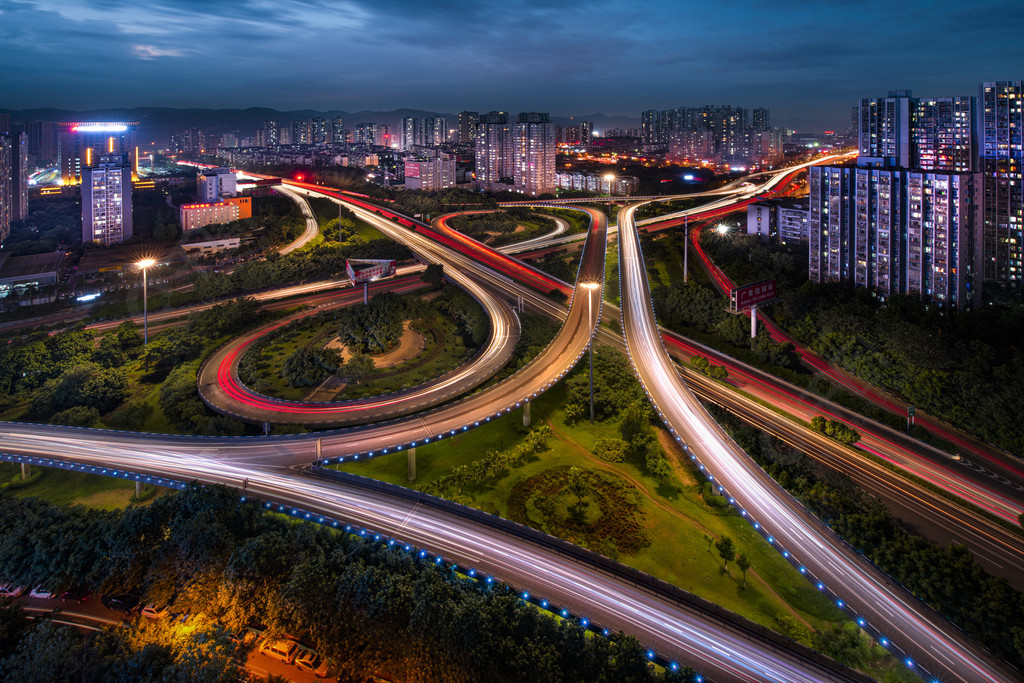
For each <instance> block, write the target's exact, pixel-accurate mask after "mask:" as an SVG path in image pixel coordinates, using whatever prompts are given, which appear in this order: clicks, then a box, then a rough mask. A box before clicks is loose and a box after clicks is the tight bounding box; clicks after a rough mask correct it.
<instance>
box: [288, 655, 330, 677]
mask: <svg viewBox="0 0 1024 683" xmlns="http://www.w3.org/2000/svg"><path fill="white" fill-rule="evenodd" d="M295 666H297V667H299V669H301V670H302V671H308V672H310V673H311V674H313V675H314V676H316V677H317V678H324V677H326V676H327V672H328V671H329V670H330V668H331V663H330V662H329V661H328V660H327V657H324V656H323V655H322V654H320V653H319V652H317V651H316V650H309V649H305V650H303V651H302V652H300V653H299V654H298V656H296V657H295Z"/></svg>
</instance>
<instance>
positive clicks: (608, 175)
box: [604, 173, 615, 206]
mask: <svg viewBox="0 0 1024 683" xmlns="http://www.w3.org/2000/svg"><path fill="white" fill-rule="evenodd" d="M604 179H605V180H606V181H607V182H608V205H609V206H611V203H612V181H613V180H615V175H614V174H612V173H605V174H604Z"/></svg>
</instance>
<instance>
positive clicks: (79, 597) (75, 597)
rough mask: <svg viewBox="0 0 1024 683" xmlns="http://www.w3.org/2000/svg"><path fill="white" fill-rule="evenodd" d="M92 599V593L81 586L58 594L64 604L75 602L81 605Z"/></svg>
mask: <svg viewBox="0 0 1024 683" xmlns="http://www.w3.org/2000/svg"><path fill="white" fill-rule="evenodd" d="M91 597H92V591H91V590H89V589H88V588H85V587H83V586H75V587H74V588H69V589H68V590H66V591H64V592H63V593H61V594H60V599H61V600H63V601H64V602H77V603H83V602H85V601H86V600H88V599H89V598H91Z"/></svg>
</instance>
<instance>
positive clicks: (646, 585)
mask: <svg viewBox="0 0 1024 683" xmlns="http://www.w3.org/2000/svg"><path fill="white" fill-rule="evenodd" d="M303 471H304V472H306V473H307V474H310V475H312V476H316V477H321V478H324V479H331V480H334V481H337V482H340V483H343V484H345V485H346V486H355V487H359V488H363V489H369V490H371V491H378V492H381V493H385V494H386V495H388V496H392V497H395V498H402V499H405V500H408V501H412V502H415V503H418V504H420V505H426V506H429V507H432V508H435V509H438V510H442V511H444V512H446V513H448V514H453V515H456V516H459V517H462V518H464V519H469V520H472V521H473V522H475V523H477V524H481V525H484V526H488V527H491V528H492V529H497V530H499V531H501V532H503V533H506V534H508V535H509V536H514V537H516V538H519V539H522V540H524V541H527V542H529V543H532V544H534V545H537V546H540V547H542V548H545V549H547V550H551V551H554V552H556V553H558V554H559V555H562V556H563V557H567V558H569V559H571V560H573V561H574V562H577V563H579V564H582V565H587V566H589V567H592V568H594V569H597V570H598V571H601V572H603V573H605V574H608V575H611V576H613V577H614V578H616V579H620V580H626V581H628V582H629V583H631V584H632V585H634V586H636V587H637V588H640V589H643V590H644V591H647V592H648V593H651V594H653V595H654V596H655V597H657V598H660V599H662V600H666V601H668V602H670V603H675V604H677V605H681V606H683V607H685V608H687V609H689V610H692V611H697V612H700V613H702V614H710V615H713V616H714V617H715V618H717V619H719V620H720V621H721V622H723V623H725V624H727V625H728V626H730V627H731V628H733V629H735V630H737V631H739V632H740V633H743V634H745V635H748V636H752V637H754V638H757V639H759V640H760V641H762V642H764V643H765V644H766V645H767V646H768V647H769V648H770V649H772V650H773V651H784V652H788V653H795V654H797V655H799V656H801V657H803V658H805V659H807V660H808V661H812V662H815V663H817V664H819V665H822V666H825V667H828V668H830V669H832V670H833V671H835V673H836V675H837V677H836V678H834V679H832V680H837V681H838V680H847V681H870V680H872V679H871V678H870V677H869V676H866V675H864V674H861V673H860V672H858V671H854V670H853V669H850V668H848V667H845V666H843V665H842V664H839V663H838V662H836V661H835V660H833V659H831V658H829V657H826V656H825V655H823V654H821V653H820V652H817V651H815V650H812V649H811V648H809V647H807V646H806V645H803V644H802V643H798V642H796V641H794V640H791V639H789V638H787V637H785V636H783V635H782V634H780V633H777V632H776V631H773V630H771V629H769V628H767V627H765V626H762V625H760V624H758V623H756V622H753V621H751V620H749V619H747V618H745V617H742V616H740V615H739V614H736V613H735V612H731V611H729V610H727V609H724V608H723V607H720V606H718V605H716V604H715V603H713V602H710V601H708V600H705V599H704V598H701V597H699V596H697V595H694V594H693V593H690V592H688V591H685V590H683V589H682V588H679V587H678V586H674V585H672V584H670V583H668V582H667V581H663V580H661V579H659V578H656V577H654V576H651V575H650V574H647V573H645V572H642V571H639V570H638V569H634V568H633V567H630V566H628V565H625V564H622V563H621V562H616V561H615V560H612V559H610V558H608V557H605V556H604V555H600V554H598V553H595V552H593V551H591V550H586V549H585V548H581V547H579V546H577V545H573V544H572V543H569V542H568V541H563V540H562V539H560V538H556V537H554V536H551V535H549V534H545V533H544V532H542V531H538V530H536V529H533V528H530V527H528V526H524V525H522V524H518V523H516V522H512V521H510V520H507V519H504V518H502V517H498V516H496V515H491V514H488V513H486V512H482V511H480V510H476V509H474V508H471V507H467V506H465V505H460V504H458V503H453V502H451V501H448V500H445V499H443V498H438V497H436V496H431V495H429V494H426V493H423V492H421V491H416V490H413V489H408V488H405V487H403V486H397V485H395V484H389V483H386V482H382V481H378V480H376V479H369V478H367V477H361V476H359V475H355V474H350V473H348V472H340V471H338V470H333V469H329V468H326V467H320V466H317V465H308V466H306V467H305V468H303Z"/></svg>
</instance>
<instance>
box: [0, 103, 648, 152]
mask: <svg viewBox="0 0 1024 683" xmlns="http://www.w3.org/2000/svg"><path fill="white" fill-rule="evenodd" d="M0 113H9V114H10V115H11V120H12V121H138V122H139V130H138V141H139V144H140V145H147V144H149V143H150V142H155V143H156V144H157V145H166V144H167V141H168V136H169V135H170V134H171V133H179V132H181V131H182V130H185V129H186V128H202V129H203V130H204V131H205V132H206V133H207V134H209V135H223V134H224V133H230V132H233V131H238V133H239V135H240V136H248V135H251V134H252V133H253V131H255V130H257V129H259V128H262V127H263V122H264V121H279V122H280V123H281V124H282V125H286V124H289V123H291V122H293V121H302V120H305V119H309V118H312V117H314V116H320V117H323V118H334V117H335V116H340V117H341V118H342V119H343V120H344V122H345V127H346V128H350V129H351V128H354V127H355V126H356V125H357V124H359V123H363V122H373V123H385V124H388V125H389V126H391V129H392V131H397V130H398V128H399V125H400V123H401V121H402V119H403V118H406V117H410V116H411V117H416V118H423V117H426V116H443V117H445V118H446V119H448V126H449V128H455V127H457V126H458V121H459V115H458V113H454V114H453V113H444V112H434V111H424V110H422V109H395V110H393V111H358V112H355V113H350V112H345V111H339V110H335V109H332V110H330V111H316V110H313V109H298V110H294V111H278V110H276V109H268V108H265V107H252V108H249V109H173V108H170V107H136V108H133V109H96V110H91V111H71V110H69V109H22V110H10V109H0ZM516 113H518V112H513V111H510V112H509V115H510V117H514V116H515V115H516ZM551 121H552V122H553V123H557V124H558V125H560V126H568V125H573V124H574V123H576V122H579V121H593V122H594V130H596V131H603V130H605V129H607V128H636V127H639V125H640V119H639V118H631V117H626V116H605V115H604V114H600V113H597V114H586V115H583V116H573V117H569V116H556V115H553V116H552V117H551Z"/></svg>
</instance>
